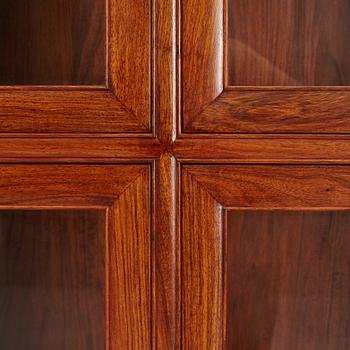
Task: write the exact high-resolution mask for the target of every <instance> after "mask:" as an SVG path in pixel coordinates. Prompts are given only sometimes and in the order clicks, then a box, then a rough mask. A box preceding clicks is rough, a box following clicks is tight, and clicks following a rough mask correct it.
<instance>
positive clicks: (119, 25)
mask: <svg viewBox="0 0 350 350" xmlns="http://www.w3.org/2000/svg"><path fill="white" fill-rule="evenodd" d="M108 4H109V6H108V28H107V29H108V30H107V44H108V45H107V49H108V50H107V51H108V52H107V53H106V55H105V56H107V57H103V58H102V60H103V61H102V63H101V64H104V62H105V61H106V62H107V68H108V72H109V73H108V82H107V83H106V84H102V85H104V86H100V87H96V86H91V87H83V86H77V87H72V86H53V87H45V86H41V87H23V88H20V87H18V86H17V87H16V86H5V87H2V88H0V132H21V133H34V132H36V133H39V132H47V133H54V132H66V133H86V132H88V133H117V132H119V133H120V132H124V133H132V132H133V133H147V132H150V131H151V127H152V113H151V111H152V98H151V96H152V95H153V89H152V87H151V82H152V68H151V67H152V65H153V64H152V65H151V63H152V62H153V60H152V57H153V54H152V30H151V29H152V25H153V24H152V23H153V17H152V15H151V10H152V6H153V4H152V2H142V3H130V2H129V1H115V0H112V1H108ZM100 6H101V4H100ZM73 15H74V14H73ZM74 18H75V16H74ZM93 22H94V23H95V22H96V19H94V20H93ZM96 23H97V22H96ZM100 25H102V29H101V30H103V22H102V24H100ZM87 27H89V26H87ZM89 28H90V27H89ZM84 30H86V28H84ZM90 30H91V31H92V32H91V35H92V36H93V35H98V34H99V33H96V31H94V27H91V28H90ZM89 35H90V34H89ZM100 40H101V42H102V43H101V45H103V43H104V38H103V37H102V38H100ZM79 42H81V41H80V40H79ZM31 49H32V48H31ZM36 55H40V52H39V53H38V52H37V53H36ZM83 55H84V58H86V60H84V62H81V65H82V69H83V70H84V69H87V63H89V62H90V60H91V54H90V53H87V52H85V51H84V52H83ZM100 62H101V60H100ZM84 64H85V65H84ZM83 65H84V66H83ZM135 67H137V69H136V68H135ZM33 74H34V73H33ZM36 76H37V75H36ZM37 77H38V76H37ZM93 85H96V84H93Z"/></svg>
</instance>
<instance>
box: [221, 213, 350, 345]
mask: <svg viewBox="0 0 350 350" xmlns="http://www.w3.org/2000/svg"><path fill="white" fill-rule="evenodd" d="M349 220H350V212H349V211H287V212H286V211H260V212H257V211H229V212H228V213H227V225H226V227H227V276H228V277H227V312H228V316H227V348H228V349H237V350H241V349H256V350H263V349H266V350H277V349H285V350H289V349H300V350H303V349H305V350H306V349H319V350H323V349H344V350H345V349H348V348H349V344H350V336H349V326H350V325H349V322H348V319H349V307H348V303H349V298H348V296H349V291H350V280H349V266H350V265H349V255H348V253H347V247H348V246H349V243H350V242H349V240H350V235H349V231H348V227H349V223H350V222H349Z"/></svg>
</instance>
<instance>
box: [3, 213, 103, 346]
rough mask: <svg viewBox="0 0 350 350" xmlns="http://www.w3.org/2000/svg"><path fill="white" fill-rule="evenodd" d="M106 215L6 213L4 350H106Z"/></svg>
mask: <svg viewBox="0 0 350 350" xmlns="http://www.w3.org/2000/svg"><path fill="white" fill-rule="evenodd" d="M104 236H105V213H104V211H103V210H51V211H48V210H35V211H33V210H30V211H23V210H11V211H8V210H5V211H1V212H0V261H1V263H0V286H1V288H0V290H1V292H0V304H1V305H2V307H1V309H2V312H1V313H0V347H1V348H3V349H16V350H22V349H23V350H44V349H48V348H50V349H57V350H58V349H67V350H69V349H81V350H85V349H96V350H100V349H103V348H105V322H104V321H105V315H104V288H105V286H104V275H105V271H104V270H105V269H104V259H105V256H104V255H105V251H104V240H105V239H104Z"/></svg>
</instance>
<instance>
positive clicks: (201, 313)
mask: <svg viewBox="0 0 350 350" xmlns="http://www.w3.org/2000/svg"><path fill="white" fill-rule="evenodd" d="M181 203H182V206H181V215H182V216H181V220H182V223H181V227H182V232H181V242H182V243H181V252H182V256H181V276H182V279H181V281H182V284H181V293H182V294H181V295H182V296H181V306H182V313H181V315H182V347H183V348H184V349H197V348H200V349H222V348H226V345H227V341H229V342H231V343H230V344H232V342H234V344H235V345H236V346H237V344H238V345H239V346H240V347H238V348H237V349H253V348H254V349H255V348H256V347H255V346H254V344H253V345H252V343H251V342H252V341H254V334H255V333H252V334H253V335H252V337H251V338H249V340H247V341H246V342H244V340H242V337H241V336H239V334H238V333H237V332H238V330H237V332H235V330H234V329H233V328H232V327H234V325H232V324H228V323H227V322H228V319H227V312H228V311H229V312H231V316H232V307H233V306H232V304H230V301H229V298H230V296H231V295H232V294H231V293H233V292H232V291H231V290H229V289H228V283H230V281H229V280H228V279H227V276H229V275H228V274H230V273H232V271H230V270H228V266H229V265H226V263H227V262H228V263H229V264H230V262H232V260H230V259H238V260H235V261H236V265H235V266H236V268H237V269H240V268H242V269H243V271H245V270H244V269H245V267H247V265H248V266H249V264H248V261H246V262H247V264H244V261H245V260H244V259H250V258H249V257H250V256H253V257H254V258H252V260H251V263H252V264H256V265H255V266H258V265H257V264H259V258H258V256H256V255H250V254H251V251H249V254H248V253H247V252H246V251H245V250H242V252H241V253H240V254H243V255H244V258H242V259H243V264H242V259H239V257H237V258H236V257H234V258H232V257H229V254H230V251H231V250H232V249H233V248H232V245H234V244H235V243H236V241H235V242H230V243H228V241H227V238H225V237H226V234H225V232H232V231H227V229H230V230H232V229H233V228H232V222H227V220H225V219H224V218H225V215H224V212H227V211H229V210H231V211H232V210H244V209H245V210H248V209H249V210H255V211H256V210H259V209H260V210H263V209H268V210H270V211H271V212H272V213H276V214H274V215H277V216H278V212H279V211H280V210H282V209H288V210H294V211H305V210H318V211H319V212H322V211H328V212H329V211H336V210H342V211H344V210H348V208H349V206H350V169H349V167H348V166H320V165H319V166H317V165H310V166H305V165H304V166H292V165H275V166H273V165H272V166H271V165H270V166H267V165H266V166H264V165H256V166H254V165H228V164H226V165H183V166H182V187H181ZM347 213H348V212H347ZM307 215H309V214H307ZM315 215H316V214H315ZM339 215H343V214H339ZM317 220H318V222H317V223H316V221H317ZM325 220H326V222H328V223H329V217H328V219H327V216H326V219H325ZM327 220H328V221H327ZM339 220H341V222H342V226H341V227H340V225H339V224H336V223H334V222H333V224H334V226H333V228H331V229H329V227H330V226H329V225H331V224H330V223H329V225H328V226H327V223H326V224H324V220H323V219H322V217H316V216H315V217H314V218H313V219H312V223H311V224H310V225H311V227H313V228H314V231H312V232H313V233H312V234H311V235H310V236H309V238H305V241H304V242H305V244H306V246H305V248H303V252H305V254H306V255H304V256H303V255H301V256H302V257H303V259H304V258H305V260H303V261H302V262H301V264H302V265H301V268H302V266H304V264H308V266H309V268H306V269H305V275H303V274H302V273H301V272H300V273H299V277H300V278H302V276H305V277H303V278H304V280H300V282H299V284H297V285H293V286H295V287H296V288H297V291H298V290H299V291H300V293H302V291H304V292H305V291H309V290H310V289H312V288H316V291H317V290H318V291H319V290H321V289H322V287H323V286H325V288H326V289H325V290H324V293H325V294H322V295H328V297H325V298H327V300H328V302H329V304H328V305H329V307H330V305H331V304H332V303H333V304H332V305H333V306H334V309H333V312H334V314H332V315H334V319H330V324H329V328H328V332H331V333H328V335H327V334H325V335H324V337H327V339H328V341H329V343H328V344H332V345H333V344H334V346H335V345H338V346H340V348H342V347H343V348H344V349H345V348H346V345H344V344H347V339H344V338H341V335H344V334H345V333H344V332H346V329H347V327H348V325H347V318H346V316H344V315H345V313H346V310H347V309H348V307H347V302H348V300H347V299H346V298H341V297H339V298H337V297H336V295H337V294H335V296H334V298H333V299H332V297H331V294H329V293H330V289H329V288H330V287H329V285H328V284H327V286H326V285H324V284H323V283H327V282H325V280H323V279H319V278H320V275H319V273H317V271H316V275H313V274H312V272H313V270H312V268H313V267H314V268H315V269H316V266H315V264H316V265H317V264H319V265H317V266H319V267H320V270H319V271H322V273H326V274H327V276H328V277H329V278H328V277H327V278H328V279H327V281H330V279H331V276H332V274H333V271H334V270H332V268H333V267H334V266H337V269H338V270H337V271H339V272H341V273H343V274H344V275H346V274H347V270H346V269H347V260H346V259H347V258H346V256H345V255H346V254H345V252H346V250H345V248H344V250H342V248H341V246H340V245H339V244H340V240H339V239H337V238H336V237H335V236H334V234H332V236H331V237H330V236H327V235H326V233H327V232H328V233H330V232H333V233H334V232H335V231H336V232H337V237H340V236H342V237H343V236H346V235H347V234H346V229H347V224H346V223H347V221H348V215H347V216H346V218H345V217H341V219H339ZM295 221H296V222H297V219H296V220H295ZM288 222H289V223H290V221H288ZM250 224H251V225H253V223H252V221H251V220H250ZM323 224H324V227H326V228H325V229H324V230H326V231H325V232H326V233H325V234H324V235H323V236H322V237H320V236H319V233H320V230H316V229H317V228H320V226H319V225H323ZM333 224H332V225H333ZM286 225H287V224H286ZM260 226H261V225H260ZM260 226H259V227H260ZM280 226H281V225H280ZM287 226H289V227H291V229H292V228H293V227H295V226H292V225H287ZM276 227H278V226H276ZM308 227H310V226H308ZM322 227H323V226H322ZM305 229H306V231H307V230H308V229H307V227H306V228H305ZM334 230H335V231H334ZM338 231H339V232H338ZM235 232H236V234H237V231H235ZM276 232H277V231H276ZM278 232H280V231H278ZM297 232H299V231H297ZM303 232H304V230H303ZM322 232H323V231H322ZM342 232H343V233H342ZM276 234H277V233H276ZM299 234H300V232H299ZM306 235H307V233H306ZM338 235H339V236H338ZM266 236H267V235H264V237H262V238H261V239H259V240H257V239H255V240H254V244H255V247H256V249H259V252H260V254H263V253H264V252H265V251H264V250H263V249H264V247H268V245H269V242H268V241H265V239H266ZM242 237H243V236H242ZM327 237H328V238H327ZM243 238H244V239H245V238H247V239H249V237H246V236H244V237H243ZM281 239H282V238H281ZM342 239H347V237H343V238H342ZM327 240H328V241H327ZM326 241H327V242H328V243H327V244H326V243H325V242H326ZM288 242H289V239H287V241H286V242H285V245H284V246H286V244H287V243H288ZM294 243H295V242H294ZM345 246H346V244H345V245H344V247H345ZM281 247H283V246H280V248H281ZM322 247H324V250H322V251H320V249H321V248H322ZM252 248H254V247H252ZM272 248H273V246H272V247H268V248H266V249H272ZM234 249H236V250H237V249H239V248H237V246H235V248H234ZM242 249H243V248H242ZM276 249H277V247H276ZM276 249H275V250H276ZM281 249H282V248H281ZM290 249H292V247H290ZM236 250H235V251H236ZM244 252H246V253H244ZM308 252H310V255H308V254H309V253H308ZM338 253H339V256H338V257H337V254H338ZM294 254H295V253H294ZM268 256H271V255H269V254H268V253H266V255H264V254H263V257H266V258H268ZM278 256H279V255H278V252H276V259H277V258H278ZM294 256H295V255H294ZM330 256H332V257H333V261H334V259H335V258H336V257H337V259H339V263H338V262H337V263H336V264H339V265H334V264H333V263H332V264H333V265H332V264H329V259H328V257H330ZM308 257H309V258H310V259H311V260H312V261H309V260H307V259H308ZM255 258H256V259H255ZM343 259H345V260H343ZM292 261H293V259H291V260H286V261H284V262H283V263H284V264H288V265H291V264H292ZM312 262H314V263H313V264H312ZM281 263H282V262H281ZM325 264H328V267H327V268H323V266H325ZM294 265H295V264H294ZM263 266H265V267H266V268H269V267H270V266H271V265H269V264H268V263H266V265H263ZM275 266H276V269H278V264H277V265H275ZM332 266H333V267H332ZM305 267H306V265H305ZM247 268H248V267H247ZM291 269H292V267H291ZM255 271H256V270H255ZM334 274H337V273H336V272H334ZM235 276H237V274H235ZM265 276H270V274H269V273H268V271H265ZM307 276H308V278H309V279H308V278H307ZM333 276H335V275H333ZM337 276H338V275H337ZM231 277H232V276H231ZM237 278H238V277H237ZM267 278H269V277H267ZM340 280H341V281H344V279H342V278H341V277H340ZM245 281H247V283H248V281H249V279H248V280H247V278H245ZM251 281H252V282H251V283H259V281H260V280H259V279H258V276H256V275H254V276H253V277H252V279H251ZM318 281H320V282H318ZM299 286H300V287H299ZM261 287H262V288H261V289H259V288H256V286H255V288H254V291H251V293H257V292H256V290H259V291H264V285H261ZM236 288H239V287H237V286H236ZM299 288H301V289H299ZM305 288H306V289H305ZM334 288H337V287H334ZM339 288H340V289H333V290H334V292H335V293H336V290H338V291H340V290H341V292H340V295H342V293H343V294H344V293H348V286H347V281H346V280H345V281H344V285H343V286H342V287H339ZM342 288H343V289H342ZM236 290H237V289H236ZM240 291H241V290H240V289H238V291H237V293H239V292H240ZM267 291H270V292H271V289H267ZM265 294H266V297H265V298H263V300H265V302H266V303H268V302H269V301H268V300H272V299H273V297H271V295H267V292H265ZM249 295H252V294H249V292H247V294H246V297H247V298H249ZM254 295H255V296H256V294H254ZM299 295H300V294H299ZM316 295H317V294H315V298H314V299H313V301H312V304H311V306H308V307H309V310H310V315H308V316H310V318H308V317H305V318H304V320H305V322H306V324H308V325H310V324H311V323H312V322H314V323H313V325H314V327H315V328H317V329H314V330H313V329H310V327H308V326H305V327H304V328H303V329H302V331H301V328H298V329H299V330H300V332H299V333H297V334H296V335H297V336H298V338H297V339H295V340H294V342H297V343H296V344H297V346H296V347H294V348H301V349H307V348H311V349H318V347H317V344H318V343H317V342H318V341H319V339H317V338H318V337H317V335H316V336H315V334H319V333H318V332H323V331H324V329H325V328H324V327H326V326H325V323H322V322H324V319H325V317H322V320H320V316H319V313H322V310H323V307H324V306H323V304H322V298H320V299H319V298H317V297H316ZM301 296H302V295H301ZM301 296H300V297H301ZM267 298H270V299H268V300H266V299H267ZM258 299H259V301H261V297H260V298H255V299H254V302H256V303H259V301H258ZM299 300H300V299H299ZM299 300H298V302H299ZM301 302H302V300H300V303H301ZM309 305H310V304H309ZM245 306H246V307H247V308H249V307H250V306H251V304H249V306H248V304H246V305H243V306H242V307H245ZM333 306H332V307H333ZM230 307H231V309H230ZM253 308H254V307H253ZM261 308H263V306H262V305H260V304H259V306H256V307H255V308H254V310H255V311H254V312H259V310H261ZM302 309H303V308H302V307H300V308H299V309H298V310H299V311H298V310H294V312H296V314H294V315H296V316H297V317H301V315H302V313H303V311H302ZM230 310H231V311H230ZM237 310H240V309H239V307H238V309H237V308H235V311H236V312H239V315H240V316H241V317H239V316H237V317H239V318H240V321H241V322H243V324H244V322H245V320H246V319H247V318H249V317H250V316H251V315H252V314H251V313H249V312H248V313H244V315H242V314H241V313H240V311H237ZM328 310H330V309H328ZM342 310H345V313H343V311H342ZM269 311H270V312H271V309H269ZM243 312H244V311H243ZM298 312H300V314H298ZM303 315H305V314H303ZM313 315H314V316H315V317H313ZM317 315H318V316H317ZM231 316H230V317H231ZM291 317H292V316H291ZM330 317H333V316H330ZM308 319H309V321H307V320H308ZM229 320H231V321H232V319H230V318H229ZM285 320H286V322H287V324H288V325H290V323H288V322H294V319H293V318H288V319H285ZM235 322H236V323H237V322H238V320H237V318H236V319H235ZM268 322H269V320H266V323H264V325H266V329H264V331H263V332H264V333H263V334H264V336H266V337H267V338H268V334H269V333H268V327H269V324H268ZM307 322H310V323H307ZM315 322H316V323H315ZM317 322H320V323H317ZM231 323H232V322H231ZM255 325H256V323H255ZM226 326H228V327H229V328H228V332H226V329H227V328H226ZM236 327H238V326H237V325H236ZM240 327H242V328H241V330H242V336H245V335H246V334H247V332H249V331H250V332H259V331H260V330H259V329H257V328H254V324H253V322H252V323H251V324H249V327H253V328H252V329H251V330H249V329H247V327H245V326H244V325H242V324H240ZM249 327H248V328H249ZM286 327H287V328H288V327H289V326H286ZM258 328H259V327H258ZM287 328H285V331H287ZM238 329H239V328H238ZM289 331H290V332H291V333H290V334H289V335H288V334H286V337H285V338H283V340H281V341H284V342H285V341H288V340H287V339H288V336H292V335H291V334H292V333H293V332H294V330H293V329H290V328H288V332H289ZM230 332H231V333H230ZM232 332H233V333H232ZM294 335H295V334H294V333H293V336H294ZM236 336H237V337H238V336H239V338H232V337H236ZM232 339H233V340H232ZM237 339H239V340H237ZM245 339H247V338H245ZM281 339H282V338H281ZM323 339H325V338H323ZM264 341H265V340H264ZM266 341H267V340H266ZM310 341H311V343H310ZM238 342H239V343H238ZM242 342H243V343H242ZM312 342H314V343H312ZM293 344H294V345H295V343H293ZM263 345H264V342H262V346H263ZM310 345H311V346H310ZM308 346H309V347H308ZM344 346H345V347H344ZM228 348H230V347H228ZM277 348H279V349H280V348H283V347H278V346H277V347H276V349H277ZM291 348H293V346H292V347H291ZM321 348H322V347H321ZM325 348H327V349H328V348H329V347H325ZM330 348H332V347H330ZM261 349H264V347H262V348H261Z"/></svg>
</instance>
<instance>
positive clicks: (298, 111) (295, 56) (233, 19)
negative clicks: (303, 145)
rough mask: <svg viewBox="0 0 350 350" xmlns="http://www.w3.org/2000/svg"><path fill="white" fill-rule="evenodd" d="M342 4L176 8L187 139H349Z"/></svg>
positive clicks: (202, 0)
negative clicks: (273, 136)
mask: <svg viewBox="0 0 350 350" xmlns="http://www.w3.org/2000/svg"><path fill="white" fill-rule="evenodd" d="M349 6H350V5H349V2H347V1H346V0H335V1H331V2H330V1H327V0H285V1H278V0H227V1H225V0H188V1H186V2H182V3H181V17H180V22H181V26H180V28H181V36H180V38H181V40H180V45H181V53H182V56H181V62H180V63H181V65H180V67H181V74H180V83H181V89H180V92H181V94H182V96H181V101H182V109H181V111H180V112H181V113H182V119H181V124H180V130H182V131H183V132H185V133H239V134H243V133H249V134H251V133H252V134H253V133H267V134H270V133H279V134H281V133H285V134H288V133H293V134H295V133H300V134H305V133H327V134H328V133H349V132H350V125H349V118H348V116H349V114H350V88H349V85H350V58H349V57H350V51H349V50H350V49H349V45H348V41H349V37H350V15H349V13H350V7H349Z"/></svg>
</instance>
